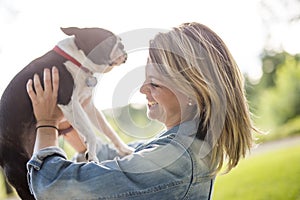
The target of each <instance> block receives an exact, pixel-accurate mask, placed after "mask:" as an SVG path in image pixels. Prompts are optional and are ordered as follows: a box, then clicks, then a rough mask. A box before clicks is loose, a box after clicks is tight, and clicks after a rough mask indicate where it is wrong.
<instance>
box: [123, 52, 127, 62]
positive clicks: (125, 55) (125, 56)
mask: <svg viewBox="0 0 300 200" xmlns="http://www.w3.org/2000/svg"><path fill="white" fill-rule="evenodd" d="M123 56H124V60H123V63H125V62H126V61H127V58H128V55H127V53H126V52H124V54H123Z"/></svg>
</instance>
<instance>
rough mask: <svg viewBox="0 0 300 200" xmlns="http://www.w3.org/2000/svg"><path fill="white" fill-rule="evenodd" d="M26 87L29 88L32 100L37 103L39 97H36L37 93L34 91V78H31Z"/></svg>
mask: <svg viewBox="0 0 300 200" xmlns="http://www.w3.org/2000/svg"><path fill="white" fill-rule="evenodd" d="M26 89H27V93H28V95H29V98H30V99H31V101H32V104H36V103H37V100H36V98H37V97H36V94H35V92H34V91H33V88H32V79H29V80H28V81H27V84H26Z"/></svg>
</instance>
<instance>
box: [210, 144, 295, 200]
mask: <svg viewBox="0 0 300 200" xmlns="http://www.w3.org/2000/svg"><path fill="white" fill-rule="evenodd" d="M227 199H228V200H229V199H230V200H235V199H237V200H241V199H242V200H300V146H297V147H289V148H285V149H281V150H274V151H272V152H268V153H264V154H259V155H256V156H252V157H249V158H246V159H245V160H242V161H241V162H240V163H239V165H238V166H237V167H236V168H235V169H233V170H232V171H231V172H229V174H225V175H220V176H218V177H217V179H216V184H215V188H214V194H213V200H227Z"/></svg>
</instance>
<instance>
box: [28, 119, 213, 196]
mask: <svg viewBox="0 0 300 200" xmlns="http://www.w3.org/2000/svg"><path fill="white" fill-rule="evenodd" d="M195 128H196V126H195V124H194V123H192V121H189V122H184V123H182V124H180V125H179V126H176V127H174V128H172V129H170V130H169V131H166V132H164V133H162V134H160V135H159V136H158V137H156V138H154V139H153V140H151V141H149V142H147V143H143V144H140V145H138V146H137V147H136V149H135V152H134V153H133V154H131V155H128V156H125V157H122V158H121V157H119V156H118V155H117V153H116V151H115V150H114V149H113V148H111V147H109V146H108V145H104V144H100V143H99V145H98V157H99V160H100V162H99V163H94V162H89V163H84V162H80V163H74V162H71V161H68V160H67V159H66V156H65V153H64V152H63V150H61V149H60V148H58V147H48V148H44V149H42V150H40V151H39V152H37V153H36V154H34V155H33V156H32V158H31V159H30V161H29V162H28V163H27V169H28V182H29V187H30V190H31V192H32V193H33V195H34V196H35V198H36V199H51V200H53V199H59V200H60V199H62V200H66V199H84V200H90V199H115V200H116V199H118V200H120V199H143V200H144V199H147V200H148V199H155V200H161V199H166V200H173V199H195V200H196V199H197V200H201V199H206V200H207V199H210V198H211V194H212V187H213V182H214V178H215V177H214V176H212V175H211V169H210V167H209V161H210V154H209V153H210V147H209V145H208V144H207V143H206V142H204V141H201V140H198V139H196V138H195V130H196V129H195Z"/></svg>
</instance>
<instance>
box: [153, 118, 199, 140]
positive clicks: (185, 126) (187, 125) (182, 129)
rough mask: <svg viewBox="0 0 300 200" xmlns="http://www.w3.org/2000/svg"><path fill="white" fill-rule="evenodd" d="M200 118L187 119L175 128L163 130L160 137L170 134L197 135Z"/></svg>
mask: <svg viewBox="0 0 300 200" xmlns="http://www.w3.org/2000/svg"><path fill="white" fill-rule="evenodd" d="M197 121H198V120H190V121H185V122H182V123H180V124H178V125H177V126H174V127H173V128H171V129H169V130H167V131H165V132H162V133H161V134H160V135H159V136H158V137H165V136H168V135H170V134H175V135H181V136H195V135H196V133H197V129H198V123H199V122H197Z"/></svg>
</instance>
